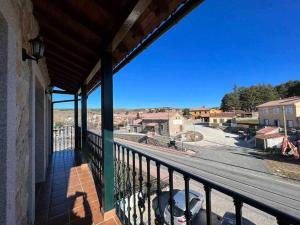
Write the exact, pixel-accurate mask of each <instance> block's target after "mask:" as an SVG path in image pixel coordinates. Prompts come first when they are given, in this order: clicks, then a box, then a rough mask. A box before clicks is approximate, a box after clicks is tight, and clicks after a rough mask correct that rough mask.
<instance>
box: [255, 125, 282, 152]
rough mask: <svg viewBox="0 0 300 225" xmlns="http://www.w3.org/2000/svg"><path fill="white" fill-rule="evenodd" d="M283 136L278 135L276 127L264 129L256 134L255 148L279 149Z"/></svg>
mask: <svg viewBox="0 0 300 225" xmlns="http://www.w3.org/2000/svg"><path fill="white" fill-rule="evenodd" d="M283 138H284V135H283V134H281V133H279V128H278V127H264V128H263V129H261V130H259V131H257V132H256V136H255V147H257V148H260V149H267V148H274V147H277V148H280V147H281V144H282V141H283Z"/></svg>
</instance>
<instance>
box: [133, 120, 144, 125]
mask: <svg viewBox="0 0 300 225" xmlns="http://www.w3.org/2000/svg"><path fill="white" fill-rule="evenodd" d="M142 121H143V120H142V119H137V120H134V121H133V125H139V124H140V123H141V122H142Z"/></svg>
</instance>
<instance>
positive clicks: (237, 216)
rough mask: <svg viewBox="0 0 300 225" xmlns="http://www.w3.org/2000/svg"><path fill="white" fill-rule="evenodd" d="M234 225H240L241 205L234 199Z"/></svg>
mask: <svg viewBox="0 0 300 225" xmlns="http://www.w3.org/2000/svg"><path fill="white" fill-rule="evenodd" d="M233 202H234V206H235V219H236V225H242V207H243V203H242V202H241V201H240V200H239V199H234V200H233Z"/></svg>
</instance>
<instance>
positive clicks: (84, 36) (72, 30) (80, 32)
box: [35, 11, 102, 47]
mask: <svg viewBox="0 0 300 225" xmlns="http://www.w3.org/2000/svg"><path fill="white" fill-rule="evenodd" d="M35 15H37V17H38V18H39V19H38V21H39V25H40V26H41V27H46V28H47V27H49V26H51V29H52V30H53V29H54V30H59V31H60V33H61V32H63V33H65V34H66V35H67V36H69V37H72V38H73V37H76V39H78V40H80V42H82V44H84V45H87V46H89V47H95V45H98V46H99V45H100V43H101V40H102V39H101V34H96V33H94V32H92V31H90V30H89V29H87V28H86V27H84V26H82V25H81V24H80V23H76V22H75V23H74V22H70V21H69V20H68V19H65V18H64V17H62V18H60V17H59V18H58V17H54V16H53V17H52V18H51V22H50V21H49V19H48V18H47V17H45V16H43V14H42V12H40V11H39V12H38V13H35ZM61 21H64V23H62V22H61Z"/></svg>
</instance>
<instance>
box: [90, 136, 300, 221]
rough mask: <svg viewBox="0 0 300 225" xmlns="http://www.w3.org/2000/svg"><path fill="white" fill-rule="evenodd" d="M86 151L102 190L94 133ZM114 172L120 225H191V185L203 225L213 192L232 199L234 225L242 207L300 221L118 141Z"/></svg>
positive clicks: (208, 216)
mask: <svg viewBox="0 0 300 225" xmlns="http://www.w3.org/2000/svg"><path fill="white" fill-rule="evenodd" d="M88 147H89V153H88V155H89V159H90V166H91V168H92V171H93V174H94V175H95V177H97V183H98V185H99V188H100V189H99V190H102V186H103V181H102V172H103V168H102V166H103V163H102V160H103V153H102V148H101V137H100V136H99V135H97V134H95V133H93V132H88ZM114 169H115V177H114V185H115V187H114V188H115V207H116V212H117V214H118V216H119V218H120V220H121V222H122V224H133V225H137V224H138V225H144V224H148V225H151V224H165V223H166V224H169V225H173V224H175V223H176V224H192V218H193V216H194V215H193V214H192V212H191V209H190V193H191V192H190V191H191V188H190V184H191V181H193V184H194V182H195V183H196V185H197V186H199V187H202V186H203V187H204V193H205V197H204V198H205V204H206V207H205V210H206V213H205V214H206V220H205V224H207V225H211V224H213V218H212V214H213V213H212V207H211V206H212V200H211V192H212V190H215V191H218V192H221V193H223V194H225V195H227V196H229V197H231V198H232V201H233V203H234V207H235V220H236V224H237V225H242V224H243V220H244V219H243V216H242V209H243V204H247V205H249V206H252V207H254V208H256V209H258V210H260V211H263V212H265V213H267V214H269V215H272V216H274V217H275V218H276V220H277V223H278V224H279V225H283V224H284V225H286V224H290V225H296V224H300V219H298V218H296V217H294V216H292V215H290V214H288V213H286V212H282V211H280V210H278V209H276V208H275V207H272V206H269V205H267V204H265V203H263V202H259V201H256V200H255V199H253V198H250V197H247V196H245V195H243V194H240V193H237V192H235V191H233V190H231V189H228V188H226V187H224V186H222V185H220V184H218V183H215V182H212V181H210V180H208V179H205V178H203V177H201V176H199V175H196V174H192V173H190V172H188V171H185V170H183V169H181V168H178V167H176V166H174V165H171V164H169V163H167V162H165V161H162V160H160V159H158V158H156V157H153V156H151V155H148V154H146V153H144V152H141V151H139V150H137V149H133V148H132V147H130V146H127V145H125V144H123V143H120V142H117V141H115V142H114ZM178 177H181V179H182V181H183V182H182V191H183V193H184V203H185V204H184V213H183V215H184V220H181V221H178V220H177V218H176V221H174V216H170V215H174V214H176V213H177V210H178V209H177V207H176V205H175V201H174V194H175V192H177V191H178V190H177V189H175V186H176V185H177V184H176V185H174V181H177V180H178ZM185 206H186V207H185ZM166 208H167V209H168V211H169V218H166V213H165V211H166ZM178 222H180V223H178ZM193 224H194V221H193ZM197 224H199V221H198V222H197ZM201 224H203V223H201Z"/></svg>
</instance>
